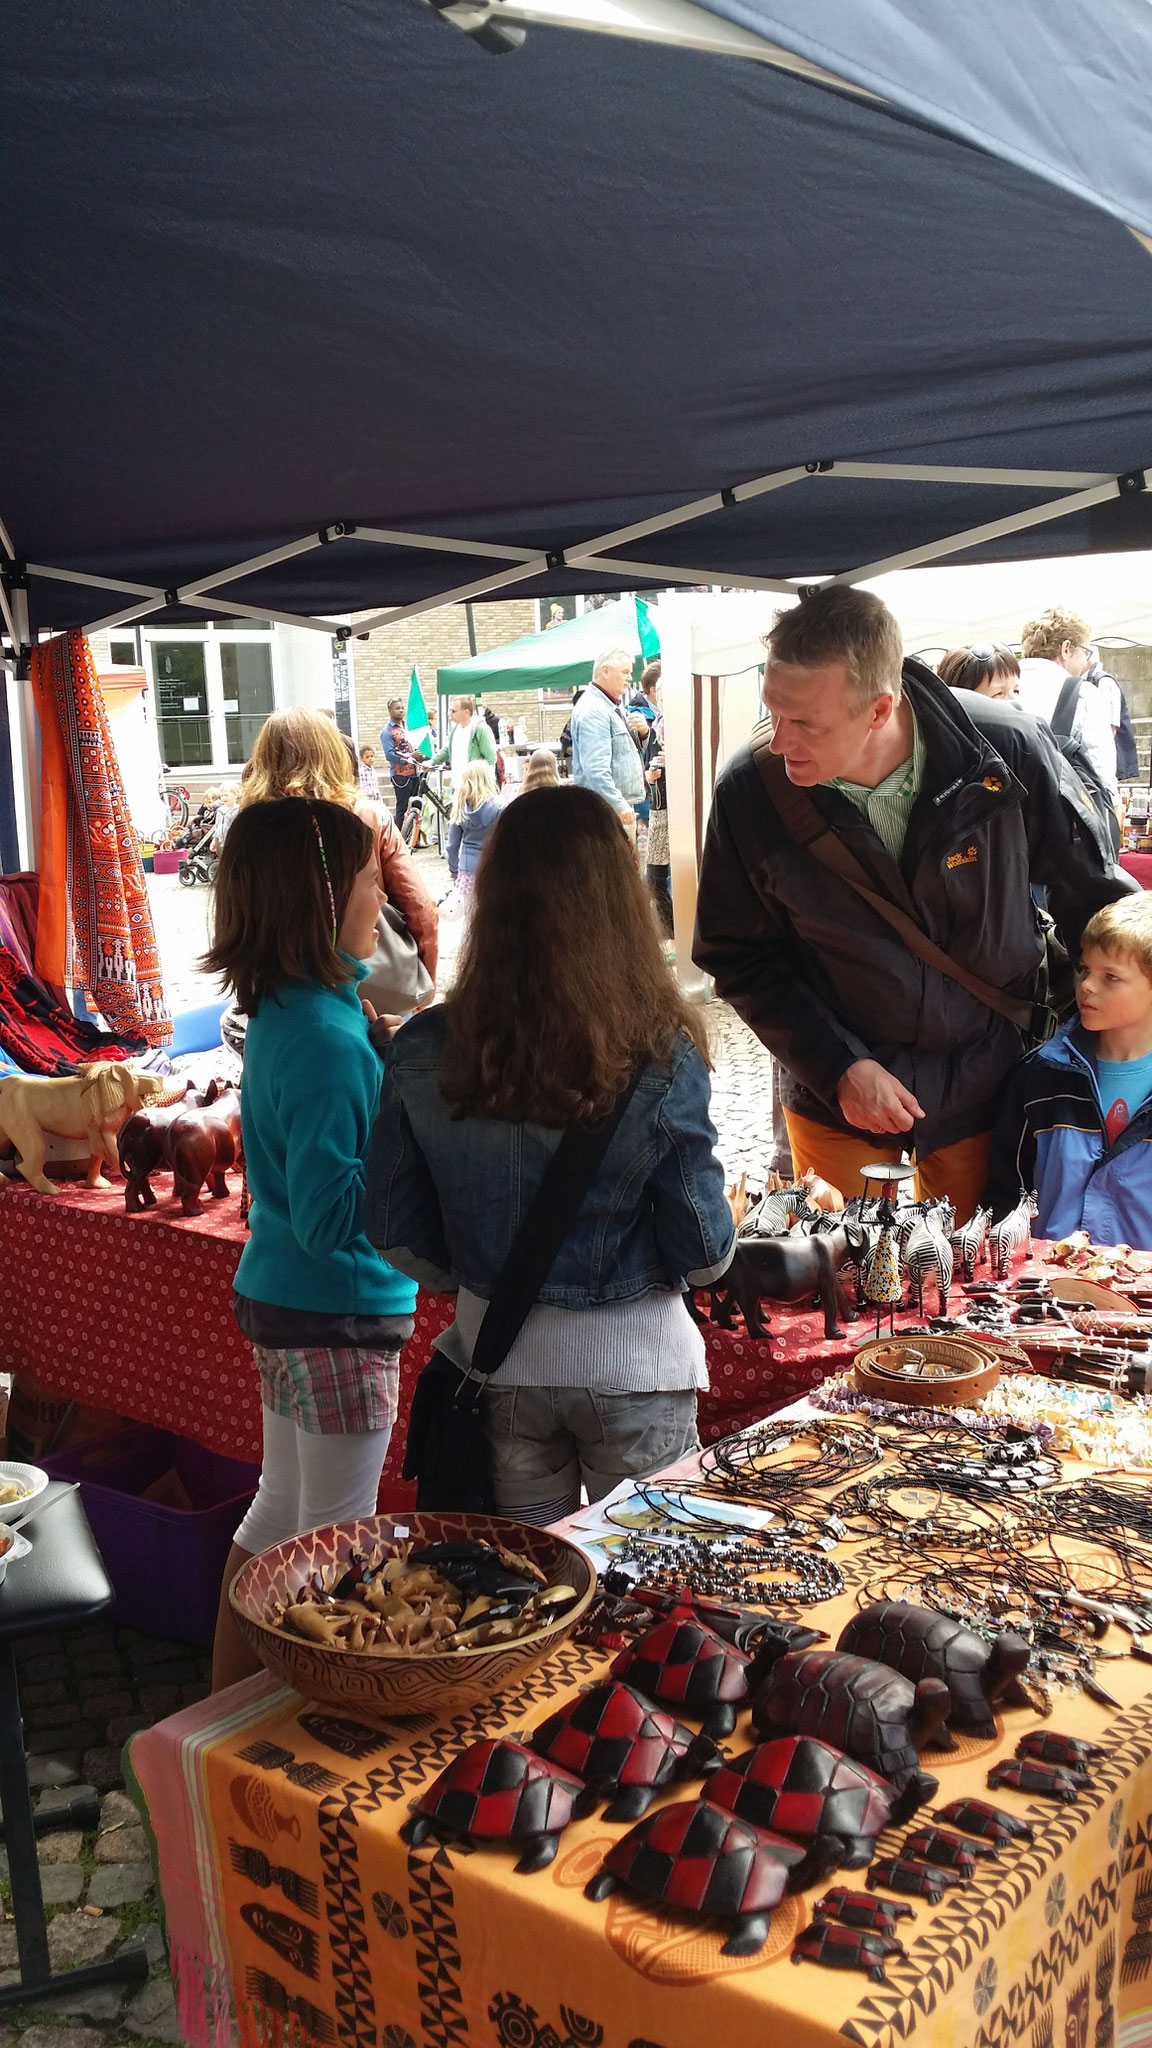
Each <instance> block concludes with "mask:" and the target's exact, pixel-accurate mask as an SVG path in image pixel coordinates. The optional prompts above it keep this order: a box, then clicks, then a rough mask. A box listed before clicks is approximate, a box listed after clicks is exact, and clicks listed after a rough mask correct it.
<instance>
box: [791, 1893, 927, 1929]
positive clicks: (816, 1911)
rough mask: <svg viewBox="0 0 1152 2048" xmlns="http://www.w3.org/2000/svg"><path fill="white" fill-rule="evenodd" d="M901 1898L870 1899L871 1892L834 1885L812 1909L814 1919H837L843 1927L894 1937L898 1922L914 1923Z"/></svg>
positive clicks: (911, 1914)
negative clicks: (867, 1930)
mask: <svg viewBox="0 0 1152 2048" xmlns="http://www.w3.org/2000/svg"><path fill="white" fill-rule="evenodd" d="M915 1917H916V1915H915V1913H914V1912H913V1910H912V1907H911V1906H906V1905H905V1903H904V1901H903V1899H874V1898H873V1896H872V1894H871V1892H853V1891H849V1890H848V1888H847V1886H846V1885H842V1884H838V1885H834V1886H833V1887H832V1890H831V1891H830V1892H825V1894H824V1897H823V1898H822V1899H817V1901H816V1904H815V1905H814V1906H813V1908H812V1918H813V1919H814V1920H839V1921H840V1923H841V1925H842V1926H844V1927H870V1928H871V1929H872V1931H873V1933H874V1934H895V1932H896V1922H897V1921H898V1920H914V1919H915Z"/></svg>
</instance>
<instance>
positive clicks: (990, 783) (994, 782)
mask: <svg viewBox="0 0 1152 2048" xmlns="http://www.w3.org/2000/svg"><path fill="white" fill-rule="evenodd" d="M984 787H985V789H990V790H992V791H994V793H995V794H996V795H997V796H999V794H1000V791H1001V790H1002V789H1003V787H1004V784H1003V783H1002V782H1001V780H1000V778H999V776H998V775H986V776H985V777H984Z"/></svg>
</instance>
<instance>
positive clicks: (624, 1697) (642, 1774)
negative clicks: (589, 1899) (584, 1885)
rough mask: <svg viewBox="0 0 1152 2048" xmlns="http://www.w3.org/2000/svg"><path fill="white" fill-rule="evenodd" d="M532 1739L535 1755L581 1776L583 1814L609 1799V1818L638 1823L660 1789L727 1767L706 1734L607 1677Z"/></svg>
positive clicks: (550, 1719) (553, 1716)
mask: <svg viewBox="0 0 1152 2048" xmlns="http://www.w3.org/2000/svg"><path fill="white" fill-rule="evenodd" d="M529 1740H530V1742H531V1746H532V1748H533V1749H534V1750H535V1751H536V1754H537V1756H545V1757H547V1758H548V1760H549V1762H550V1763H554V1764H557V1765H559V1767H560V1769H561V1770H564V1771H571V1772H573V1773H574V1774H575V1776H576V1777H578V1778H583V1780H584V1783H585V1785H586V1787H587V1791H588V1795H589V1796H588V1797H587V1798H586V1799H584V1800H581V1801H580V1802H578V1805H579V1810H580V1811H583V1810H584V1808H585V1807H586V1806H590V1805H591V1804H593V1803H594V1802H595V1800H597V1799H610V1800H611V1801H612V1804H611V1805H610V1806H609V1807H607V1808H606V1809H605V1815H604V1817H605V1819H606V1820H639V1819H640V1816H641V1815H642V1814H644V1813H647V1811H648V1808H649V1807H650V1806H651V1804H652V1801H653V1799H654V1798H655V1797H656V1794H657V1792H659V1791H661V1790H662V1789H663V1787H664V1786H665V1785H670V1784H672V1783H673V1781H674V1780H675V1779H678V1778H693V1777H695V1778H699V1777H703V1776H704V1775H705V1774H706V1773H707V1772H709V1771H716V1770H719V1768H720V1765H721V1764H722V1763H723V1761H724V1759H723V1756H722V1755H721V1753H720V1751H719V1750H718V1749H717V1747H716V1744H715V1743H714V1742H713V1741H712V1740H711V1738H710V1737H709V1736H707V1735H697V1734H695V1733H694V1731H693V1730H692V1729H691V1728H685V1727H683V1726H682V1725H681V1724H680V1722H679V1721H674V1720H673V1719H672V1716H671V1715H670V1714H662V1713H661V1712H660V1709H659V1708H658V1707H654V1706H653V1705H652V1704H651V1702H650V1701H649V1700H646V1699H643V1698H642V1697H641V1695H640V1694H639V1693H638V1692H636V1691H634V1690H633V1688H632V1687H631V1686H630V1685H621V1684H620V1682H619V1680H618V1679H612V1678H607V1679H605V1680H604V1682H603V1683H602V1684H601V1685H593V1686H590V1687H589V1688H588V1690H587V1691H586V1692H581V1693H577V1695H576V1697H575V1698H574V1699H571V1700H568V1701H567V1702H566V1703H565V1705H564V1706H562V1707H560V1708H559V1709H558V1710H557V1712H556V1713H554V1714H549V1716H548V1719H547V1720H546V1721H542V1722H541V1723H540V1726H539V1727H538V1728H535V1729H533V1731H532V1734H531V1736H530V1738H529Z"/></svg>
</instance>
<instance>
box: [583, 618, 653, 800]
mask: <svg viewBox="0 0 1152 2048" xmlns="http://www.w3.org/2000/svg"><path fill="white" fill-rule="evenodd" d="M631 680H632V656H631V654H630V653H629V652H628V649H627V648H626V647H608V648H605V650H604V652H603V653H602V654H598V655H597V656H596V660H595V663H594V665H593V668H592V680H591V682H590V683H589V685H588V687H587V689H586V690H584V691H583V692H582V694H581V695H580V697H579V698H578V699H577V701H576V703H575V705H574V707H573V711H572V780H573V782H578V783H580V784H581V786H582V787H583V788H584V789H594V790H595V791H596V794H597V796H602V797H603V798H604V800H605V802H606V803H609V804H611V806H612V809H613V810H614V811H615V812H616V815H617V817H618V818H619V820H620V823H621V824H622V825H623V827H624V829H625V831H626V832H627V833H628V835H629V838H632V837H634V836H635V831H636V812H635V810H634V809H633V805H634V804H638V803H640V802H641V801H642V800H643V796H644V770H643V768H642V766H641V763H640V755H639V752H638V750H637V746H636V742H635V740H634V739H633V737H632V734H631V733H630V732H629V730H628V721H627V719H626V718H625V716H624V713H623V711H622V710H621V708H620V706H621V700H622V698H623V696H624V693H625V691H626V690H627V688H628V685H629V683H630V682H631Z"/></svg>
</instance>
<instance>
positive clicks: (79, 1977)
mask: <svg viewBox="0 0 1152 2048" xmlns="http://www.w3.org/2000/svg"><path fill="white" fill-rule="evenodd" d="M0 1808H3V1813H4V1839H5V1842H6V1844H7V1848H8V1881H9V1884H10V1885H11V1888H12V1917H13V1920H14V1921H15V1923H16V1949H17V1953H18V1955H19V1957H20V1982H19V1983H18V1984H8V1985H5V1986H4V1988H3V1989H0V2007H4V2006H9V2005H19V2004H22V2003H23V2002H24V2000H26V1999H27V1998H29V1997H31V1996H32V1995H33V1994H35V1995H36V1996H37V1997H43V1996H44V1995H46V1994H48V1995H50V1994H51V1993H53V1992H56V1991H81V1990H84V1989H86V1988H87V1987H88V1986H89V1985H92V1984H106V1983H108V1982H110V1981H112V1980H115V1981H117V1982H120V1983H136V1984H142V1983H143V1981H144V1979H145V1977H146V1976H147V1975H148V1958H147V1955H146V1954H145V1951H144V1946H143V1943H140V1944H139V1945H135V1944H133V1945H131V1946H127V1947H125V1948H123V1949H121V1951H120V1953H119V1955H116V1956H109V1958H108V1959H107V1961H106V1962H102V1963H89V1964H88V1965H87V1966H86V1967H85V1968H83V1969H78V1970H62V1971H60V1973H59V1974H58V1975H57V1976H53V1975H52V1972H51V1969H50V1967H49V1961H48V1930H47V1926H46V1924H45V1920H44V1895H43V1892H42V1891H41V1889H40V1864H39V1861H38V1859H37V1855H36V1816H35V1814H34V1813H33V1811H32V1791H31V1787H30V1786H29V1783H28V1770H27V1766H26V1764H25V1762H24V1721H23V1717H22V1715H21V1712H20V1689H19V1685H18V1682H17V1678H16V1659H15V1656H14V1655H13V1651H12V1645H11V1643H10V1642H3V1641H0Z"/></svg>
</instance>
